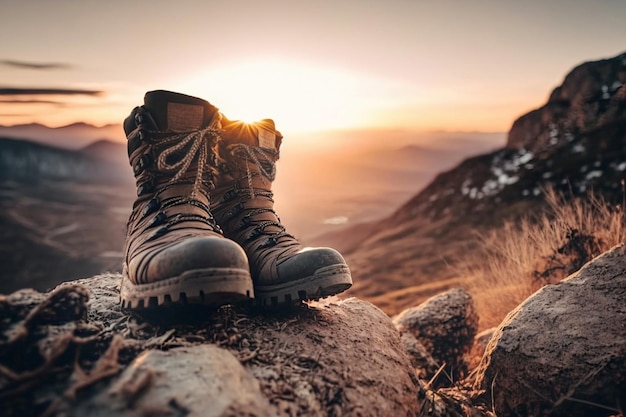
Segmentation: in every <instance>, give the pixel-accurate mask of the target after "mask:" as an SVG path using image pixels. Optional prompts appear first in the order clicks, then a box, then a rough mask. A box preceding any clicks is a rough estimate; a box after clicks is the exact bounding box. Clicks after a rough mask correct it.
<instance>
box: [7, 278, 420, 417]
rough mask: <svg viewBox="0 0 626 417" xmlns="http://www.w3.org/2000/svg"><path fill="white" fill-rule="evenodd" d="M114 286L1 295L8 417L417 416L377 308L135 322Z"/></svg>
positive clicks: (189, 315)
mask: <svg viewBox="0 0 626 417" xmlns="http://www.w3.org/2000/svg"><path fill="white" fill-rule="evenodd" d="M119 280H120V277H119V275H101V276H97V277H94V278H90V279H85V280H78V281H73V282H71V283H67V284H63V285H61V286H59V287H58V288H57V289H55V290H54V291H53V292H51V293H48V294H41V293H38V292H35V291H32V290H22V291H19V292H17V293H14V294H12V295H9V296H0V323H1V324H2V325H1V327H0V330H1V332H0V410H2V412H3V416H7V417H8V416H25V415H43V414H44V413H46V415H48V416H50V415H67V416H82V415H96V416H118V415H124V416H135V415H189V416H204V415H215V416H222V415H223V416H249V415H256V416H281V415H286V416H295V415H303V416H304V415H306V416H339V415H342V416H351V415H352V416H388V415H389V416H391V415H398V416H417V415H418V413H419V409H420V401H419V400H418V396H419V393H420V388H419V383H418V381H417V378H416V377H415V374H414V370H413V368H412V366H411V364H410V362H409V359H408V357H407V355H406V353H405V351H404V350H403V348H402V345H401V342H400V335H399V334H398V332H397V331H396V329H395V327H394V326H393V324H392V322H391V319H390V318H389V317H388V316H386V315H385V314H384V313H383V312H382V311H380V310H379V309H378V308H376V307H375V306H373V305H372V304H369V303H366V302H363V301H360V300H357V299H348V300H345V301H341V302H337V303H316V304H310V305H305V304H303V305H301V306H296V307H294V308H291V309H287V310H273V311H271V310H270V311H267V310H255V309H252V307H249V308H244V307H239V308H232V307H226V308H222V309H220V310H218V311H214V310H210V309H207V308H205V307H202V306H186V308H180V306H179V307H178V308H177V307H175V306H172V307H170V308H162V309H158V310H155V311H145V312H144V313H141V314H140V313H130V314H128V313H125V312H123V311H121V310H120V308H119V305H118V297H119V292H118V286H119ZM87 299H89V302H87ZM218 380H219V381H218ZM194 387H195V388H194ZM218 393H219V394H218ZM213 394H215V395H213Z"/></svg>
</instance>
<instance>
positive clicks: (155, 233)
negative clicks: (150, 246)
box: [146, 226, 169, 242]
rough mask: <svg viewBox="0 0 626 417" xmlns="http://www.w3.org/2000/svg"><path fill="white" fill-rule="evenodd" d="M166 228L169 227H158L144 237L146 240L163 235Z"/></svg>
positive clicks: (166, 230)
mask: <svg viewBox="0 0 626 417" xmlns="http://www.w3.org/2000/svg"><path fill="white" fill-rule="evenodd" d="M168 230H169V229H168V227H167V226H164V227H161V228H160V229H157V230H155V231H154V232H152V233H151V234H150V236H148V238H147V239H146V242H148V241H151V240H154V239H156V238H159V237H161V236H163V235H164V234H166V233H167V232H168Z"/></svg>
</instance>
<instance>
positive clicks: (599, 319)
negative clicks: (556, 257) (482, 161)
mask: <svg viewBox="0 0 626 417" xmlns="http://www.w3.org/2000/svg"><path fill="white" fill-rule="evenodd" d="M625 299H626V247H625V246H619V247H616V248H614V249H612V250H611V251H609V252H606V253H605V254H603V255H601V256H599V257H598V258H596V259H594V260H593V261H591V262H589V263H588V264H587V265H586V266H584V267H583V268H582V269H581V270H580V271H578V272H577V273H575V274H574V275H572V276H570V277H569V278H567V279H566V280H564V281H562V282H561V283H559V284H557V285H550V286H546V287H544V288H542V289H541V290H539V291H538V292H536V293H535V294H534V295H532V296H531V297H529V298H528V299H527V300H526V301H525V302H524V303H522V304H521V305H520V306H518V307H517V308H516V309H515V310H514V311H513V312H511V313H510V314H509V315H508V316H507V318H506V319H505V320H504V321H503V323H502V324H501V325H500V327H499V328H498V330H497V331H496V333H495V334H494V336H493V338H492V339H491V341H490V342H489V345H488V347H487V351H486V353H485V356H484V357H483V360H482V362H481V364H480V367H479V369H478V373H477V378H476V381H475V385H476V387H478V388H480V389H482V390H484V391H485V393H486V394H487V395H489V393H493V398H491V399H488V400H487V402H488V403H490V402H492V403H493V406H494V408H495V409H494V411H495V413H496V414H497V415H498V416H507V415H528V416H548V415H550V416H590V415H593V416H607V415H616V414H618V413H619V411H620V410H623V408H624V399H625V398H626V302H624V300H625Z"/></svg>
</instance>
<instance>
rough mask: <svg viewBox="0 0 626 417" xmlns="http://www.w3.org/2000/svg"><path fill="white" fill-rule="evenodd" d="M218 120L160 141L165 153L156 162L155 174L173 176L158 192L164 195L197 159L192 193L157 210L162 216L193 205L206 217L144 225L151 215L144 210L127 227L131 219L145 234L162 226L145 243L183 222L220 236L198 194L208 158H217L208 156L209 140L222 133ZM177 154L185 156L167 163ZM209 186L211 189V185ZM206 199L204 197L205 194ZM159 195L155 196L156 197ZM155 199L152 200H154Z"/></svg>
mask: <svg viewBox="0 0 626 417" xmlns="http://www.w3.org/2000/svg"><path fill="white" fill-rule="evenodd" d="M219 121H220V119H219V118H218V117H216V118H214V120H213V121H212V122H211V123H210V125H209V126H207V127H206V128H203V129H199V130H195V131H193V132H183V133H180V134H175V135H171V136H167V137H165V138H163V139H160V141H159V146H164V147H165V149H164V150H163V151H161V152H160V154H159V156H158V157H157V158H156V171H157V172H160V173H165V174H173V175H172V177H171V178H170V179H169V180H168V181H167V183H165V185H164V186H163V187H161V189H160V191H159V193H160V192H163V191H164V190H166V189H167V188H170V187H172V186H174V185H176V183H178V182H180V181H181V179H183V176H185V175H186V174H187V173H188V172H189V170H190V167H191V165H192V163H193V162H194V160H196V159H197V167H196V170H195V171H196V172H195V175H194V182H193V186H192V189H191V192H190V193H189V194H188V195H187V196H178V197H171V198H168V199H167V200H164V201H161V202H158V203H157V204H158V207H157V208H155V210H156V209H160V210H161V211H162V212H163V211H164V210H167V209H169V208H172V207H175V206H180V205H187V204H190V205H193V206H196V207H198V208H200V209H202V210H203V211H205V212H206V213H207V217H204V216H201V215H199V214H191V213H188V214H182V213H177V214H174V215H173V216H171V217H169V218H158V219H157V221H156V222H155V219H153V220H152V221H150V222H148V223H147V224H146V223H144V222H145V220H140V219H145V218H146V217H147V215H148V214H150V213H151V212H152V211H148V210H145V209H144V212H143V213H142V212H137V213H136V214H137V215H140V216H141V217H140V219H137V217H136V215H133V216H132V217H131V219H129V224H130V223H134V222H135V221H134V220H133V218H135V219H137V220H139V221H140V222H141V223H140V224H143V227H142V226H140V225H139V224H137V226H138V227H139V230H144V229H146V228H152V227H155V226H161V227H160V228H159V229H157V230H156V231H155V232H154V233H152V234H150V235H148V236H147V237H146V238H145V240H146V241H149V240H153V239H155V238H157V237H159V236H161V235H163V234H165V233H166V231H168V230H169V229H170V227H171V226H173V225H175V224H178V223H182V222H186V221H198V222H202V223H205V224H207V225H208V226H209V227H210V228H211V229H212V230H214V231H216V232H217V233H220V234H221V233H223V232H222V230H221V228H220V227H219V225H218V224H217V223H216V222H215V219H214V217H213V215H212V214H211V211H210V207H209V206H207V205H206V204H204V203H203V202H202V201H200V199H199V198H198V197H199V194H200V193H202V189H203V174H204V172H205V170H211V167H210V162H211V161H212V160H211V158H210V156H212V157H213V158H216V156H215V154H213V153H211V149H210V147H211V145H212V143H211V142H212V140H214V139H215V138H218V137H219V136H220V133H221V130H220V129H219V128H218V126H219ZM152 133H163V132H152ZM178 152H184V156H183V157H182V158H180V159H178V160H177V161H175V162H169V161H168V159H170V157H171V156H172V155H175V154H176V153H178ZM212 162H213V163H214V164H215V165H217V161H216V160H214V161H212ZM211 186H214V184H213V183H212V184H211ZM204 194H205V195H206V193H204ZM157 195H158V193H157ZM155 199H156V196H155V198H153V200H155ZM157 201H158V200H157ZM133 230H136V231H137V229H135V228H132V229H131V228H129V230H128V235H129V236H130V234H131V233H133Z"/></svg>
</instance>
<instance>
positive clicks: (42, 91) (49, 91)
mask: <svg viewBox="0 0 626 417" xmlns="http://www.w3.org/2000/svg"><path fill="white" fill-rule="evenodd" d="M101 94H102V91H99V90H82V89H67V88H2V87H0V96H48V95H49V96H76V95H83V96H99V95H101Z"/></svg>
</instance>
